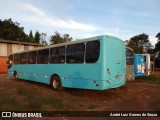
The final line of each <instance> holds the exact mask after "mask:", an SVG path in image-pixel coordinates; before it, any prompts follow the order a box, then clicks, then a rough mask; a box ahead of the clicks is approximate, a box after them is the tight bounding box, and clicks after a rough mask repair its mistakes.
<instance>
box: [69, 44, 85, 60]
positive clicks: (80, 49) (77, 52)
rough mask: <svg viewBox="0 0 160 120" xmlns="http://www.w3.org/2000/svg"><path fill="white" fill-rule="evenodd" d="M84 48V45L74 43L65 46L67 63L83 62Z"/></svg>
mask: <svg viewBox="0 0 160 120" xmlns="http://www.w3.org/2000/svg"><path fill="white" fill-rule="evenodd" d="M84 48H85V45H84V44H83V43H82V44H76V45H70V46H67V53H66V54H67V59H66V62H67V63H83V62H84Z"/></svg>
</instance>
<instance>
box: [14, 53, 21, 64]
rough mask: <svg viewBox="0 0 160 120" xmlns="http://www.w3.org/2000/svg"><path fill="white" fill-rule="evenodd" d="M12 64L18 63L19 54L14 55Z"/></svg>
mask: <svg viewBox="0 0 160 120" xmlns="http://www.w3.org/2000/svg"><path fill="white" fill-rule="evenodd" d="M13 61H14V64H19V62H20V59H19V54H15V55H14V60H13Z"/></svg>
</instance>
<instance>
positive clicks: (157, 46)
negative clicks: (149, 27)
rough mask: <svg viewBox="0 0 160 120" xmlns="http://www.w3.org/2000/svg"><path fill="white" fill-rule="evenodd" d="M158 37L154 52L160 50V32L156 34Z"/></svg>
mask: <svg viewBox="0 0 160 120" xmlns="http://www.w3.org/2000/svg"><path fill="white" fill-rule="evenodd" d="M156 37H157V38H158V40H157V43H156V44H155V52H157V51H160V33H158V34H157V35H156Z"/></svg>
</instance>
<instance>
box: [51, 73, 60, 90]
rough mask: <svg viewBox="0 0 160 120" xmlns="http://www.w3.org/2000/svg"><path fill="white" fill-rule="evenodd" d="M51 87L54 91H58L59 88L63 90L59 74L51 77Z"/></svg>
mask: <svg viewBox="0 0 160 120" xmlns="http://www.w3.org/2000/svg"><path fill="white" fill-rule="evenodd" d="M51 87H52V89H53V90H54V91H57V90H61V89H62V86H61V80H60V78H59V77H58V76H53V77H52V78H51Z"/></svg>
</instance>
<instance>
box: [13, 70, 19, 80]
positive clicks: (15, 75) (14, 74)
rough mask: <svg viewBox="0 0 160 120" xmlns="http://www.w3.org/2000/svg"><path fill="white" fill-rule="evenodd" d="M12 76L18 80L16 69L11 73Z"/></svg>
mask: <svg viewBox="0 0 160 120" xmlns="http://www.w3.org/2000/svg"><path fill="white" fill-rule="evenodd" d="M13 78H14V79H15V80H19V78H18V73H17V72H16V71H15V72H14V73H13Z"/></svg>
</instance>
